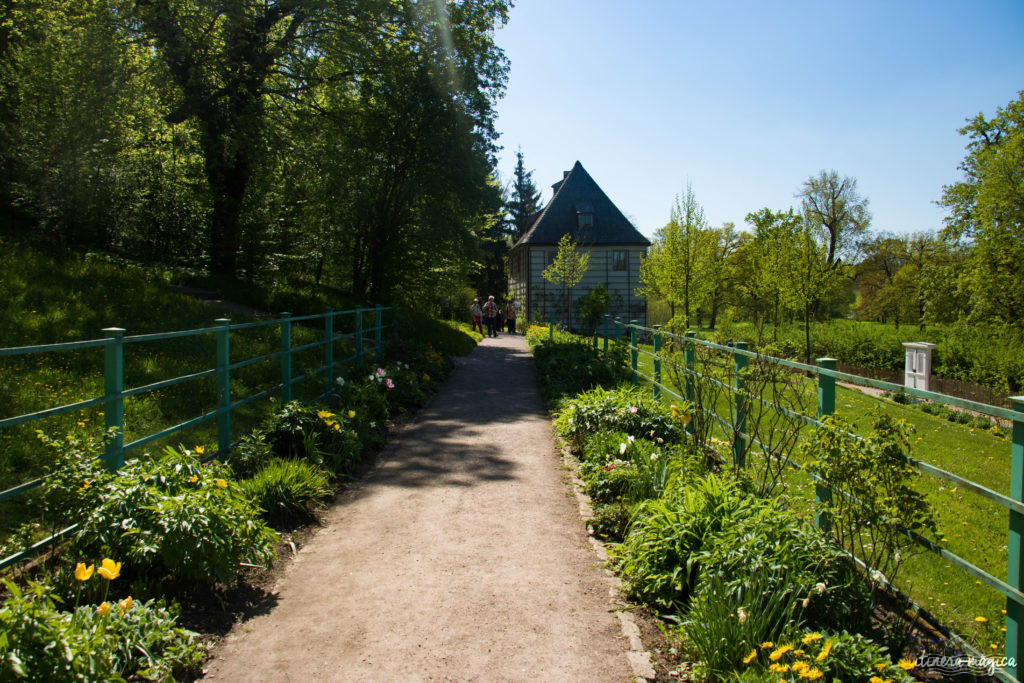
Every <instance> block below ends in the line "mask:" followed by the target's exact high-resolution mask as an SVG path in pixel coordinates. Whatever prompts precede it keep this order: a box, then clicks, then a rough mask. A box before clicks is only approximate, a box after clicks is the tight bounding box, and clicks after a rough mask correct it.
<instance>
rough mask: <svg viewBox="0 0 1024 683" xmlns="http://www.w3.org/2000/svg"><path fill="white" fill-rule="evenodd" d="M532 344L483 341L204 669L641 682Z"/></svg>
mask: <svg viewBox="0 0 1024 683" xmlns="http://www.w3.org/2000/svg"><path fill="white" fill-rule="evenodd" d="M561 464H562V459H561V457H560V456H559V454H558V450H557V448H556V445H555V442H554V438H553V433H552V428H551V421H550V419H549V417H548V414H547V412H546V411H545V408H544V404H543V402H542V400H541V397H540V393H539V391H538V387H537V378H536V372H535V369H534V364H533V361H532V358H531V357H530V354H529V351H528V349H527V345H526V342H525V340H524V339H523V338H522V337H520V336H509V335H502V336H501V337H500V338H497V339H485V340H484V341H483V342H482V343H481V344H480V345H479V346H478V347H477V348H476V349H475V350H474V351H473V353H472V354H470V355H469V356H467V357H466V358H464V359H460V361H459V365H458V367H457V368H456V369H455V371H454V372H453V373H452V374H451V376H450V377H449V378H448V380H447V381H446V382H445V383H444V385H443V386H442V387H441V390H440V391H439V392H438V393H437V394H436V395H435V396H434V397H433V398H432V399H431V400H430V402H429V403H428V404H427V405H426V407H425V408H424V409H423V410H422V411H421V412H420V413H419V414H418V415H417V416H416V418H415V419H414V420H413V421H412V422H411V423H409V424H408V425H406V426H405V427H404V428H403V429H402V430H401V431H400V432H399V433H398V434H397V435H396V436H395V437H394V438H393V440H392V441H391V442H390V443H389V444H388V446H387V447H386V448H385V449H384V451H383V452H382V453H381V455H380V457H379V462H378V465H377V466H376V467H375V468H374V469H373V470H372V471H371V472H370V473H369V474H368V475H367V476H366V477H364V478H363V479H361V480H359V481H357V482H354V483H352V485H351V486H350V487H348V490H347V491H346V493H344V494H342V496H340V497H339V502H338V504H336V505H334V506H333V507H332V508H331V509H330V511H329V512H328V515H327V518H326V520H325V522H324V528H322V529H321V530H320V531H319V532H318V533H317V534H316V535H315V536H314V537H313V538H312V539H311V540H310V542H309V543H308V544H307V545H306V546H305V547H304V548H303V549H302V550H301V551H300V552H299V554H298V555H297V556H296V558H295V561H294V563H293V564H292V565H291V566H290V567H289V568H288V570H287V571H286V572H285V573H284V575H283V576H282V578H281V579H280V581H279V583H278V585H277V586H275V589H274V592H275V593H276V594H277V595H276V597H277V606H276V607H275V608H274V609H273V610H272V611H270V613H268V614H265V615H260V616H256V617H254V618H252V619H250V620H248V621H245V622H242V623H239V624H237V625H236V626H235V628H234V630H233V631H232V632H231V634H229V636H228V637H227V638H226V639H225V641H224V642H223V643H222V644H221V645H220V646H218V647H217V648H216V649H215V651H214V653H213V657H212V658H211V661H210V662H209V666H208V669H207V678H209V679H213V680H227V681H309V680H319V681H418V680H429V681H437V680H445V681H447V680H459V681H463V680H484V681H499V680H500V681H518V680H530V681H534V680H545V681H547V680H558V681H625V680H629V679H630V678H631V667H630V663H629V661H628V660H627V650H628V649H629V640H628V639H626V638H624V637H623V635H622V631H621V629H620V625H619V619H617V618H616V615H615V613H614V609H615V603H614V602H613V599H612V597H611V596H610V594H609V581H608V579H607V577H606V575H605V570H603V569H602V567H601V563H600V561H599V560H598V559H597V556H596V555H595V553H594V552H593V550H592V549H591V546H590V544H589V543H588V540H587V536H586V533H585V532H584V530H583V525H582V524H581V523H580V517H579V511H578V507H577V504H576V502H575V500H574V499H573V497H572V491H571V487H570V484H569V483H568V481H567V475H566V473H565V471H564V469H563V468H562V466H561Z"/></svg>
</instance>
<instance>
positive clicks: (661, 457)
mask: <svg viewBox="0 0 1024 683" xmlns="http://www.w3.org/2000/svg"><path fill="white" fill-rule="evenodd" d="M580 460H581V462H580V468H579V474H580V478H581V479H582V480H583V481H584V483H585V484H586V486H587V493H588V494H589V495H590V496H591V498H593V499H594V500H595V501H596V502H598V503H608V502H612V501H613V500H621V501H623V502H626V503H633V502H636V501H639V500H643V499H646V498H657V497H658V496H660V495H661V494H662V492H663V491H665V490H666V489H667V488H668V487H669V486H671V485H672V483H673V482H674V481H676V480H677V479H678V478H679V477H680V476H681V475H684V474H689V475H692V476H700V475H702V474H704V472H703V470H702V468H701V467H700V466H699V464H698V458H697V456H696V455H695V454H694V453H693V452H692V449H686V448H684V447H683V446H681V445H679V444H663V445H659V444H656V443H653V442H651V441H648V440H647V439H637V438H635V437H633V436H632V435H629V434H626V433H625V432H610V431H601V432H597V433H596V434H591V435H588V436H587V437H586V438H585V440H584V444H583V447H582V449H581V453H580Z"/></svg>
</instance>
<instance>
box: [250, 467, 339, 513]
mask: <svg viewBox="0 0 1024 683" xmlns="http://www.w3.org/2000/svg"><path fill="white" fill-rule="evenodd" d="M239 483H240V485H241V487H242V491H244V492H245V495H246V496H248V497H249V499H250V500H251V501H252V502H253V503H254V504H255V505H256V506H257V507H259V508H260V509H262V510H263V511H264V512H265V513H266V516H267V517H268V518H269V519H282V518H283V519H292V518H300V519H301V518H308V517H309V516H310V515H311V514H312V511H313V510H314V509H316V508H317V507H318V506H320V499H321V498H324V497H326V496H329V495H330V494H331V486H330V483H329V481H328V474H327V472H326V471H324V470H323V468H321V467H319V466H317V465H314V464H312V463H308V462H303V461H301V460H282V459H281V458H274V459H273V460H271V461H270V462H268V463H267V464H266V465H265V466H264V467H263V468H261V469H260V470H259V471H258V472H256V474H255V475H254V476H253V477H252V478H250V479H244V480H242V481H241V482H239Z"/></svg>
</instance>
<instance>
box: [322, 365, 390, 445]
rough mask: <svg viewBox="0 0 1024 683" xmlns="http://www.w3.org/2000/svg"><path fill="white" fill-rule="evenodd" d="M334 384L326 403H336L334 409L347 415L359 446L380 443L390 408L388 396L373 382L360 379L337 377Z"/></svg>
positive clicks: (382, 440) (382, 441)
mask: <svg viewBox="0 0 1024 683" xmlns="http://www.w3.org/2000/svg"><path fill="white" fill-rule="evenodd" d="M335 384H336V387H335V390H334V392H333V393H332V395H331V396H330V397H329V403H330V404H332V405H336V410H338V411H343V412H344V413H345V416H346V417H349V416H350V414H351V413H354V415H352V416H351V417H350V418H349V419H351V420H352V426H353V428H354V429H355V431H356V435H357V436H358V438H359V443H360V446H361V447H362V448H363V449H365V448H370V447H376V446H379V445H381V444H382V443H384V435H385V429H386V428H387V422H388V417H389V416H390V411H389V409H388V400H387V398H386V397H385V396H384V393H383V392H382V391H380V390H379V389H378V388H377V386H376V384H375V383H374V382H371V381H367V380H366V379H365V378H364V379H358V380H357V379H350V380H346V379H344V378H338V380H337V381H336V382H335Z"/></svg>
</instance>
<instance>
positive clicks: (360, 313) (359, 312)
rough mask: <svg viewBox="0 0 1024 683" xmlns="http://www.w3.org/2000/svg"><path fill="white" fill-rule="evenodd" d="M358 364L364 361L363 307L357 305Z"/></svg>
mask: <svg viewBox="0 0 1024 683" xmlns="http://www.w3.org/2000/svg"><path fill="white" fill-rule="evenodd" d="M355 334H356V364H357V365H358V364H359V363H362V362H363V307H362V306H356V332H355Z"/></svg>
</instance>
